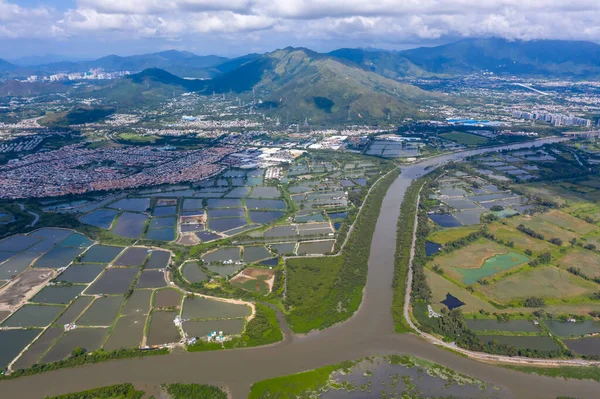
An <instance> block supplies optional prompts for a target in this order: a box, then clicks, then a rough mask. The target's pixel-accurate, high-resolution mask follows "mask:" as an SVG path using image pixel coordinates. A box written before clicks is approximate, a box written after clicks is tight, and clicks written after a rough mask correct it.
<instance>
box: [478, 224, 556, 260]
mask: <svg viewBox="0 0 600 399" xmlns="http://www.w3.org/2000/svg"><path fill="white" fill-rule="evenodd" d="M489 229H490V232H491V233H493V234H494V235H495V236H496V238H497V239H499V240H504V241H506V242H509V241H512V242H513V243H514V244H515V248H518V249H520V250H521V251H525V250H526V249H530V250H531V251H533V252H535V253H541V252H544V251H550V250H553V249H554V248H556V247H555V246H554V245H552V244H550V243H549V242H546V241H542V240H537V239H535V238H532V237H529V236H528V235H526V234H523V233H521V232H520V231H518V230H517V229H515V228H514V227H512V226H505V225H503V224H500V223H494V224H492V225H490V227H489Z"/></svg>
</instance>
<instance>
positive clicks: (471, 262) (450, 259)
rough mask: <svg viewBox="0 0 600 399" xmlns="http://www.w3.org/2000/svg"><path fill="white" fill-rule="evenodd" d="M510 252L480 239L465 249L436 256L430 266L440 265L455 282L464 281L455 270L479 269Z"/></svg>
mask: <svg viewBox="0 0 600 399" xmlns="http://www.w3.org/2000/svg"><path fill="white" fill-rule="evenodd" d="M510 251H511V249H510V248H508V247H505V246H504V245H500V244H497V243H495V242H493V241H490V240H487V239H485V238H479V239H478V240H477V241H475V242H473V243H472V244H469V245H467V246H466V247H464V248H461V249H459V250H456V251H453V252H450V253H449V254H442V255H440V256H436V257H435V258H434V259H432V260H431V261H430V262H429V263H428V265H429V266H430V267H432V266H434V265H439V266H440V267H441V268H442V269H443V270H444V273H445V274H446V275H448V276H449V277H452V278H453V279H455V280H458V281H462V279H463V275H462V274H461V273H460V272H458V271H457V270H456V269H455V268H460V269H478V268H480V267H481V266H482V265H483V263H484V262H485V260H486V259H488V258H491V257H492V256H494V255H498V254H506V253H508V252H510Z"/></svg>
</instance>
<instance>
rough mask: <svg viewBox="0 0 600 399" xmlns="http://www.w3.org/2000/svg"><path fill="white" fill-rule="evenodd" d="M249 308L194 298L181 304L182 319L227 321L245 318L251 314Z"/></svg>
mask: <svg viewBox="0 0 600 399" xmlns="http://www.w3.org/2000/svg"><path fill="white" fill-rule="evenodd" d="M251 312H252V311H251V309H250V307H248V306H246V305H238V304H234V303H227V302H221V301H215V300H211V299H207V298H202V297H197V296H194V297H192V298H186V299H185V301H184V302H183V312H182V317H183V318H185V319H229V318H238V317H247V316H250V314H251Z"/></svg>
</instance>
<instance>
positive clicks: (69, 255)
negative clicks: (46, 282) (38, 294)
mask: <svg viewBox="0 0 600 399" xmlns="http://www.w3.org/2000/svg"><path fill="white" fill-rule="evenodd" d="M82 252H83V249H81V248H70V247H54V248H53V249H52V250H50V252H47V253H46V254H45V255H42V257H41V258H39V259H38V260H37V261H36V262H35V264H34V267H40V268H50V269H59V268H61V267H66V266H68V265H69V263H71V262H73V259H75V258H76V257H77V256H79V255H80V254H81V253H82Z"/></svg>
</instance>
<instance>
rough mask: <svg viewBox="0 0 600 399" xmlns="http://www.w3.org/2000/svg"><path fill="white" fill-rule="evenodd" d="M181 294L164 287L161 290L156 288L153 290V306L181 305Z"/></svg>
mask: <svg viewBox="0 0 600 399" xmlns="http://www.w3.org/2000/svg"><path fill="white" fill-rule="evenodd" d="M182 297H183V295H182V294H181V292H179V291H177V290H174V289H171V288H165V289H162V290H156V291H155V292H154V307H156V308H162V307H176V306H180V305H181V298H182Z"/></svg>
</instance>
